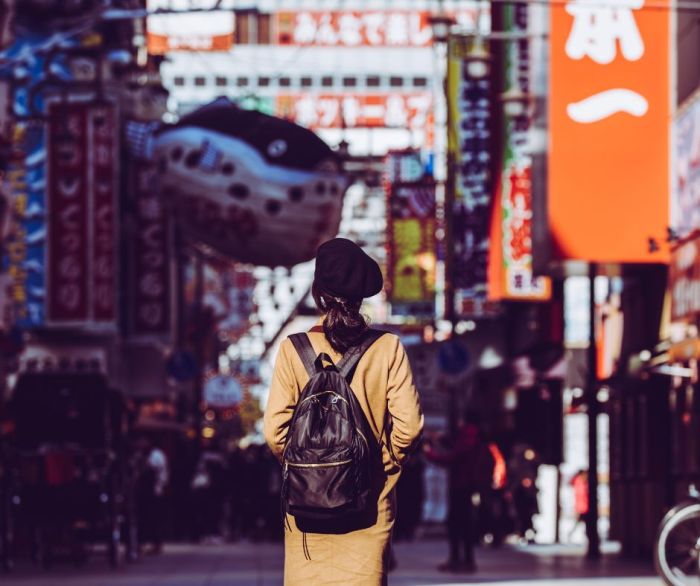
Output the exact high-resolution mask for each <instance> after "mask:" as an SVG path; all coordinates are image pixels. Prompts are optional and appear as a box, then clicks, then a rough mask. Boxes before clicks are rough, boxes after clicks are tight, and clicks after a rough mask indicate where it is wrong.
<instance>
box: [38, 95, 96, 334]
mask: <svg viewBox="0 0 700 586" xmlns="http://www.w3.org/2000/svg"><path fill="white" fill-rule="evenodd" d="M48 112H49V124H48V139H49V147H50V148H49V155H48V201H49V204H48V220H49V221H48V242H49V246H48V271H47V273H48V295H47V307H46V311H47V319H48V320H49V321H51V322H52V323H71V322H85V321H87V319H88V316H89V308H88V292H89V287H90V284H89V276H88V250H89V248H88V241H89V234H88V226H89V214H88V189H89V186H88V160H87V145H88V106H86V105H83V104H69V103H54V104H51V105H50V106H49V109H48Z"/></svg>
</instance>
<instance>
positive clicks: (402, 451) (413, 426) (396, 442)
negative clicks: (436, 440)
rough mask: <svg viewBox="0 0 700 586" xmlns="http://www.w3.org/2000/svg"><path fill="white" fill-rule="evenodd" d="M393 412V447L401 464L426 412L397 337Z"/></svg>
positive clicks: (391, 395) (391, 379) (389, 397)
mask: <svg viewBox="0 0 700 586" xmlns="http://www.w3.org/2000/svg"><path fill="white" fill-rule="evenodd" d="M387 400H388V408H389V414H390V415H391V433H390V437H389V439H390V449H391V450H392V451H393V455H394V458H395V459H396V461H397V463H398V464H402V463H403V462H404V461H405V460H406V458H407V457H408V455H409V454H410V453H411V451H412V450H413V448H414V447H415V444H416V443H417V441H418V439H419V438H420V435H421V432H422V431H423V413H422V412H421V408H420V401H419V400H418V392H417V391H416V387H415V385H414V384H413V373H412V372H411V365H410V364H409V362H408V356H406V351H405V350H404V347H403V345H402V344H401V341H400V340H399V338H398V337H395V340H394V347H393V357H392V359H391V361H390V365H389V384H388V387H387Z"/></svg>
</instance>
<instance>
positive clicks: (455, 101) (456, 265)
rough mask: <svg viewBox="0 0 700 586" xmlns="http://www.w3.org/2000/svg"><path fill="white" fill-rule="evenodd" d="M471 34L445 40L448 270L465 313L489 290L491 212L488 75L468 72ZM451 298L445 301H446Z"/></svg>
mask: <svg viewBox="0 0 700 586" xmlns="http://www.w3.org/2000/svg"><path fill="white" fill-rule="evenodd" d="M471 43H472V38H471V37H462V36H451V37H450V40H449V42H448V62H447V99H448V103H447V107H448V121H447V125H448V133H447V138H448V142H447V148H448V162H449V163H448V185H449V186H450V192H451V193H452V194H453V197H452V201H451V209H450V210H449V213H450V214H451V223H450V241H451V243H452V246H453V252H452V255H451V257H448V262H449V266H448V275H449V278H450V279H451V280H452V287H453V289H454V295H455V299H454V303H455V307H454V311H455V312H456V313H457V314H458V315H469V314H472V313H473V310H474V309H475V308H477V307H480V306H481V305H482V304H483V303H484V302H485V301H486V296H487V265H488V251H489V245H490V241H489V222H490V217H491V176H490V175H491V171H490V165H491V138H492V137H491V130H490V119H491V111H490V108H491V105H490V104H491V101H490V96H491V87H490V82H489V79H488V78H483V79H475V78H473V77H471V76H470V73H469V68H468V63H467V60H466V57H467V54H468V53H469V51H470V49H471ZM448 303H449V301H448Z"/></svg>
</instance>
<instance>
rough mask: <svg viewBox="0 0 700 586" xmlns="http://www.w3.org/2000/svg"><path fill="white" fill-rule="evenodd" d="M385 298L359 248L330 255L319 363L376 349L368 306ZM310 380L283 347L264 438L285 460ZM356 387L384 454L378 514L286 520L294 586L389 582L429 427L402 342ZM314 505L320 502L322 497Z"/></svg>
mask: <svg viewBox="0 0 700 586" xmlns="http://www.w3.org/2000/svg"><path fill="white" fill-rule="evenodd" d="M381 289H382V274H381V270H380V269H379V265H377V263H376V262H375V261H374V260H372V259H371V258H370V257H369V256H367V255H366V254H365V253H364V252H363V251H362V249H361V248H360V247H359V246H357V245H356V244H355V243H353V242H351V241H349V240H346V239H343V238H336V239H334V240H330V241H329V242H326V243H325V244H322V245H321V247H320V248H319V250H318V255H317V258H316V270H315V275H314V284H313V295H314V299H315V301H316V304H317V306H318V308H319V310H320V312H321V313H322V314H323V316H322V317H321V319H320V320H319V322H318V323H317V325H316V326H315V327H313V328H312V329H311V331H310V332H309V333H308V339H309V340H310V343H311V345H312V353H313V354H315V355H316V356H317V357H318V359H317V361H318V360H322V361H325V362H328V361H329V360H332V362H333V364H335V365H337V364H338V363H339V362H340V360H341V358H342V357H343V355H344V354H346V353H347V352H348V351H349V350H350V349H352V348H355V347H357V346H359V345H361V344H362V343H363V342H365V341H366V340H370V339H374V334H373V333H371V332H368V326H367V323H366V321H365V319H364V318H363V316H362V315H361V314H360V306H361V303H362V299H363V298H364V297H370V296H373V295H376V294H377V293H379V292H380V291H381ZM324 354H325V356H324ZM326 358H327V359H328V360H326ZM309 380H310V375H309V372H308V370H307V368H306V367H305V364H304V361H303V360H302V359H301V358H300V357H299V355H298V353H297V352H296V351H295V348H294V346H293V344H292V341H291V340H285V341H283V342H282V345H281V347H280V351H279V354H278V356H277V361H276V364H275V369H274V374H273V378H272V385H271V388H270V395H269V400H268V404H267V409H266V411H265V418H264V423H265V425H264V431H265V437H266V439H267V442H268V444H269V445H270V448H271V449H272V451H273V453H274V454H275V455H276V456H277V458H279V459H280V460H282V459H283V455H284V449H285V445H286V444H287V438H288V432H289V429H290V423H292V417H293V415H294V412H295V409H296V408H297V403H298V400H299V395H300V391H301V390H302V389H303V388H304V387H305V385H306V383H307V382H308V381H309ZM348 380H349V381H350V383H351V386H352V394H353V395H354V398H356V399H357V402H358V403H359V407H360V408H361V413H360V415H363V416H364V418H365V421H362V424H363V427H365V426H364V424H365V423H366V427H367V429H368V430H369V432H370V435H369V437H366V438H365V441H366V442H367V443H368V444H369V447H370V450H371V452H372V453H374V454H376V459H373V460H372V463H373V464H375V463H376V465H374V466H372V467H371V468H370V470H371V472H370V474H369V481H370V483H371V491H370V497H369V498H370V500H369V501H368V505H369V507H368V508H367V509H366V511H363V512H362V513H360V514H357V515H355V516H354V517H352V518H349V519H345V521H344V522H340V521H338V522H337V524H335V525H333V524H330V523H326V524H322V523H313V522H311V521H309V520H308V519H305V518H303V517H299V518H298V519H297V518H295V517H293V516H291V515H287V517H286V523H287V524H288V527H289V529H288V530H287V531H285V569H284V576H285V584H286V586H295V585H303V586H308V585H311V584H313V585H314V586H322V585H323V584H344V585H346V586H353V585H354V586H380V585H383V584H386V581H387V571H388V564H389V541H390V536H391V531H392V527H393V525H394V518H395V514H396V505H395V496H394V488H395V486H396V482H397V481H398V479H399V475H400V473H401V466H402V465H403V463H404V462H405V461H406V458H407V457H408V455H409V453H410V452H411V451H412V450H413V448H414V446H415V443H416V441H417V439H418V437H419V435H420V432H421V429H422V425H423V418H422V415H421V411H420V406H419V402H418V394H417V392H416V389H415V386H414V384H413V377H412V374H411V368H410V365H409V363H408V358H407V356H406V352H405V350H404V348H403V346H402V345H401V342H400V341H399V339H398V337H396V336H393V335H389V334H384V335H382V336H381V337H379V338H378V339H376V341H374V343H373V344H372V345H371V346H370V347H369V348H368V349H367V350H366V352H365V353H364V355H363V356H362V357H361V358H360V360H359V363H358V364H357V365H356V367H355V368H354V374H352V373H351V374H350V375H349V377H348ZM344 400H345V399H344ZM292 425H293V423H292ZM351 431H352V433H355V432H356V430H355V429H353V430H351ZM330 433H332V432H330ZM328 439H329V441H332V438H331V437H329V438H328ZM380 458H381V459H380ZM315 497H317V498H318V500H320V497H321V495H315Z"/></svg>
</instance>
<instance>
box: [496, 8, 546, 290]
mask: <svg viewBox="0 0 700 586" xmlns="http://www.w3.org/2000/svg"><path fill="white" fill-rule="evenodd" d="M504 13H505V19H506V27H507V28H508V30H510V31H512V32H514V33H518V32H522V33H525V32H527V30H528V6H527V4H515V5H507V6H506V7H504ZM504 65H505V88H504V89H505V92H504V96H503V97H502V100H501V101H502V102H504V104H503V127H502V132H503V134H502V141H501V144H502V146H503V151H502V156H501V161H502V164H501V176H500V178H499V181H498V195H497V201H498V202H499V203H500V206H497V207H496V214H499V213H500V214H501V219H500V224H501V225H500V228H501V251H502V255H503V257H502V266H501V269H502V275H500V277H501V291H500V295H498V294H496V296H497V297H498V298H501V299H511V300H530V301H546V300H548V299H549V297H550V295H551V284H550V282H549V279H548V278H546V277H535V276H534V275H533V271H532V158H531V156H530V155H529V154H528V150H527V149H528V143H529V130H530V124H531V122H532V120H531V112H530V107H529V101H528V99H527V96H529V95H530V93H531V88H530V50H529V40H528V39H527V38H525V39H522V40H519V41H515V42H511V43H507V44H506V51H505V63H504ZM511 96H512V97H511ZM522 96H525V97H524V98H522ZM509 99H512V100H514V101H515V100H519V101H520V103H519V105H520V106H521V107H522V110H523V111H522V113H520V114H518V115H515V114H514V113H513V112H512V111H511V110H510V109H509V107H508V104H507V101H508V100H509ZM499 207H500V210H499ZM496 219H497V221H498V218H496ZM497 278H498V276H497Z"/></svg>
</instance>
